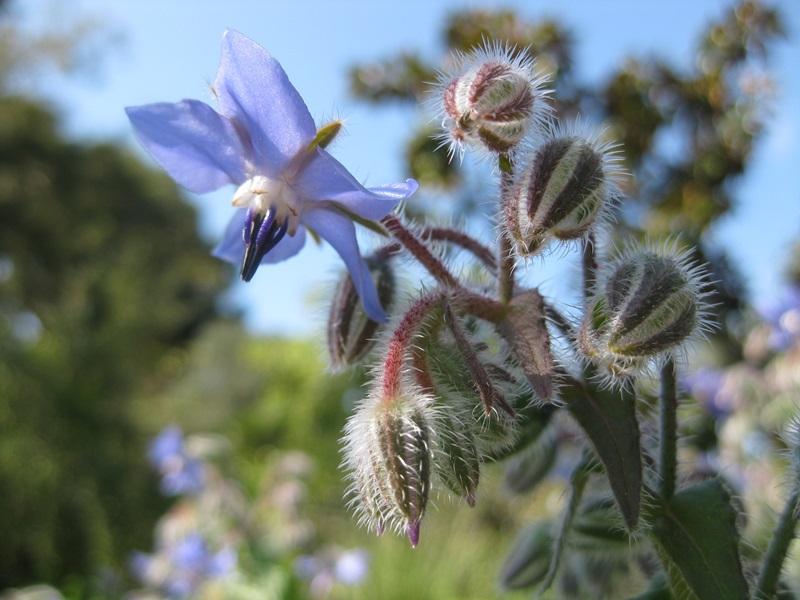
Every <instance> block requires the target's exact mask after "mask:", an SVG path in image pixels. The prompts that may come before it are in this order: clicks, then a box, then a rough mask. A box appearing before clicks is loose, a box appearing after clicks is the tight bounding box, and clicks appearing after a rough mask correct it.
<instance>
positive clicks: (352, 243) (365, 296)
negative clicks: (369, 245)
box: [302, 209, 386, 323]
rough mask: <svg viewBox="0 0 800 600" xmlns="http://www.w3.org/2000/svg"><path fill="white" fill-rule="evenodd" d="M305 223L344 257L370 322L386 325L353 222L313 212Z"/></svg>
mask: <svg viewBox="0 0 800 600" xmlns="http://www.w3.org/2000/svg"><path fill="white" fill-rule="evenodd" d="M302 219H303V222H304V223H305V224H306V225H307V226H308V227H310V228H311V229H313V230H314V231H316V232H317V233H318V234H319V235H320V236H321V237H323V238H324V239H325V240H326V241H327V242H328V243H329V244H330V245H331V246H333V248H334V250H336V252H338V253H339V256H341V257H342V260H343V261H344V264H345V265H346V266H347V270H348V271H350V277H351V278H352V280H353V283H354V285H355V288H356V292H358V295H359V297H360V298H361V303H362V304H363V305H364V311H365V312H366V313H367V315H369V317H370V319H372V320H373V321H377V322H379V323H382V322H384V321H386V313H384V311H383V307H382V306H381V302H380V300H379V299H378V290H377V289H376V288H375V282H374V281H373V279H372V275H370V272H369V269H368V268H367V264H366V263H365V262H364V259H363V258H362V257H361V253H360V252H359V250H358V241H357V240H356V228H355V226H354V225H353V222H352V221H351V220H350V219H348V218H347V217H344V216H342V215H340V214H337V213H334V212H331V211H329V210H324V209H312V210H309V211H308V212H306V213H304V214H303V216H302Z"/></svg>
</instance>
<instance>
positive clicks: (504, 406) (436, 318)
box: [344, 290, 533, 545]
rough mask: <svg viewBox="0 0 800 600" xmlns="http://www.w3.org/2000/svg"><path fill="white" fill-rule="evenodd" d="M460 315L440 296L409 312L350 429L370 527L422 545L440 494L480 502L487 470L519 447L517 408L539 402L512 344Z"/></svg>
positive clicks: (385, 348)
mask: <svg viewBox="0 0 800 600" xmlns="http://www.w3.org/2000/svg"><path fill="white" fill-rule="evenodd" d="M457 307H458V301H457V299H453V298H451V297H450V295H449V294H448V293H447V292H445V291H440V290H436V291H434V292H432V293H429V294H426V295H423V296H422V297H421V298H419V299H418V300H416V301H415V302H414V303H413V304H412V305H411V307H410V308H408V310H407V311H406V312H405V313H404V314H403V316H402V318H401V319H400V320H399V322H398V323H397V324H396V326H395V327H394V328H393V331H392V334H391V336H390V337H389V339H388V340H387V341H386V342H385V343H384V344H382V345H381V346H380V348H381V351H380V352H379V355H380V356H381V357H383V358H382V362H381V366H380V368H379V370H378V376H377V377H376V379H375V381H374V382H373V385H372V388H371V391H370V393H369V394H368V396H367V398H366V399H365V400H364V401H363V403H362V404H361V405H360V406H359V407H358V409H357V410H356V412H355V414H354V415H353V417H352V418H351V419H350V420H349V422H348V425H347V427H346V431H345V437H344V455H345V459H344V464H345V467H346V468H347V471H348V472H349V476H350V480H351V486H350V497H351V504H352V506H353V507H354V508H355V510H356V512H357V513H358V514H359V518H360V521H361V522H362V523H363V524H365V525H366V526H368V527H369V528H370V529H372V530H374V531H377V532H381V531H383V530H384V529H385V528H387V526H388V527H389V528H391V529H394V530H395V531H399V532H405V533H406V534H407V535H408V537H409V539H410V540H411V543H412V545H416V544H417V542H418V540H419V525H420V519H421V518H422V516H423V514H424V512H425V508H426V506H427V505H428V501H429V498H430V495H431V493H432V491H435V490H437V489H440V490H442V491H444V492H445V493H448V494H451V495H455V496H456V497H459V498H462V499H463V500H464V501H465V502H466V503H467V504H468V505H470V506H473V505H474V504H475V497H476V490H477V486H478V482H479V480H480V470H481V464H482V463H483V462H485V461H487V460H494V459H495V458H496V457H497V456H500V455H502V454H503V453H504V451H505V450H506V449H508V448H511V447H513V446H514V445H515V443H516V442H517V438H518V437H519V431H520V428H519V423H520V418H519V415H518V414H517V408H518V409H521V410H523V411H524V410H525V409H527V408H528V406H527V405H528V404H529V403H530V402H531V399H532V393H533V392H532V391H531V387H530V384H529V383H528V381H527V378H526V375H525V372H524V371H523V370H522V369H521V368H519V366H518V365H517V364H516V362H515V361H514V360H513V359H512V356H511V352H510V351H509V347H508V345H507V344H506V343H505V341H504V339H503V338H502V337H501V336H500V335H499V334H498V333H497V332H496V331H494V330H493V329H492V328H490V327H488V326H487V325H486V324H485V323H483V322H481V321H480V320H477V319H464V318H463V317H461V316H459V314H458V311H457V310H456V309H457ZM515 406H516V408H515Z"/></svg>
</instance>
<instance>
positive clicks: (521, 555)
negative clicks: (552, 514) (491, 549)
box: [500, 521, 553, 590]
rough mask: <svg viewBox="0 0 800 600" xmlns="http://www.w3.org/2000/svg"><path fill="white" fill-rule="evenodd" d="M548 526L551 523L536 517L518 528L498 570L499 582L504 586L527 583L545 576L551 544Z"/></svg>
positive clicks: (525, 584)
mask: <svg viewBox="0 0 800 600" xmlns="http://www.w3.org/2000/svg"><path fill="white" fill-rule="evenodd" d="M551 529H552V523H550V522H549V521H540V522H538V523H534V524H533V525H530V526H528V527H526V528H525V529H524V530H523V531H522V533H521V534H520V535H519V537H518V538H517V541H516V543H515V544H514V549H513V550H511V552H510V553H509V555H508V557H507V558H506V561H505V563H503V568H502V569H501V571H500V584H501V585H502V586H503V587H504V588H505V589H507V590H519V589H523V588H527V587H531V586H534V585H536V584H538V583H539V582H541V581H542V580H543V579H544V578H545V576H546V575H547V569H548V566H549V565H550V554H551V552H552V548H553V536H552V533H551Z"/></svg>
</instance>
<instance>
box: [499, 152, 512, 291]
mask: <svg viewBox="0 0 800 600" xmlns="http://www.w3.org/2000/svg"><path fill="white" fill-rule="evenodd" d="M499 164H500V202H499V203H498V204H499V205H498V214H499V215H500V216H499V218H498V220H499V226H500V228H501V231H500V240H499V241H498V245H497V266H498V272H497V293H498V294H499V296H500V300H501V301H503V302H506V303H508V302H511V298H513V297H514V250H513V248H512V247H511V240H509V239H508V235H506V233H507V232H506V230H505V226H504V225H503V217H502V211H503V202H504V201H505V196H506V194H508V193H509V192H510V191H511V186H512V184H513V180H514V171H513V167H512V165H511V161H510V159H509V158H508V156H507V155H500V161H499Z"/></svg>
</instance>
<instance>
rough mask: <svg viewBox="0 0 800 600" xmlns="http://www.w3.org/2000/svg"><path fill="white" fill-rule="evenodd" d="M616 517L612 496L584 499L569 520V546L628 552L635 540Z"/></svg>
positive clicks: (596, 550) (578, 548) (585, 550)
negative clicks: (572, 519) (570, 523)
mask: <svg viewBox="0 0 800 600" xmlns="http://www.w3.org/2000/svg"><path fill="white" fill-rule="evenodd" d="M638 541H639V540H638V539H637V538H636V536H631V535H630V534H629V533H628V531H627V530H626V529H625V526H624V525H623V524H622V521H621V520H620V514H619V511H618V510H617V507H616V505H615V503H614V499H613V498H611V497H607V496H597V497H594V498H591V499H589V500H587V501H585V502H584V503H583V504H582V505H581V508H580V511H579V512H578V514H577V515H576V517H575V522H574V523H573V524H572V531H571V533H570V537H569V547H570V549H572V550H578V551H581V552H593V553H603V554H604V555H606V556H608V555H609V554H611V553H624V554H625V555H628V554H630V552H631V550H634V549H635V548H636V546H637V544H638Z"/></svg>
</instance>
